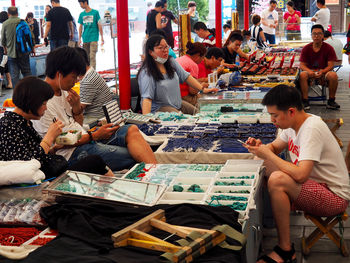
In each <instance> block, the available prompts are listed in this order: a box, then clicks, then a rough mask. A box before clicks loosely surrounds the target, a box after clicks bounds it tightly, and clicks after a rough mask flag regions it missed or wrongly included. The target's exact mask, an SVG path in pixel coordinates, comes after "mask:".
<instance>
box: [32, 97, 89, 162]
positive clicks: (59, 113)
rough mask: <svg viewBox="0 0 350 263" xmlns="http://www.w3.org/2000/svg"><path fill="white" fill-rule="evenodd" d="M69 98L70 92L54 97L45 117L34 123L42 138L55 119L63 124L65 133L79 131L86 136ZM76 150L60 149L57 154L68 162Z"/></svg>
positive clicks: (49, 102) (49, 103)
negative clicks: (74, 115)
mask: <svg viewBox="0 0 350 263" xmlns="http://www.w3.org/2000/svg"><path fill="white" fill-rule="evenodd" d="M67 96H68V92H67V91H63V90H62V95H61V96H56V95H55V96H53V98H52V99H50V100H48V102H47V105H46V106H47V110H46V111H45V114H44V116H42V117H41V119H40V120H35V121H34V120H33V121H32V122H33V127H34V129H35V130H36V131H37V132H38V133H39V134H40V136H42V137H44V136H45V134H46V132H47V130H48V128H49V126H50V125H51V123H52V121H53V118H56V119H58V120H60V121H62V122H63V124H64V128H63V132H64V131H68V130H78V131H81V132H82V134H86V131H85V130H84V128H83V127H82V126H81V125H80V124H79V123H77V122H76V121H75V120H74V118H73V113H72V107H71V106H70V104H69V103H68V101H67ZM75 148H76V147H71V148H64V149H60V150H58V151H57V152H56V153H57V154H59V155H62V156H63V157H64V158H66V160H69V158H70V157H71V155H72V153H73V152H74V150H75Z"/></svg>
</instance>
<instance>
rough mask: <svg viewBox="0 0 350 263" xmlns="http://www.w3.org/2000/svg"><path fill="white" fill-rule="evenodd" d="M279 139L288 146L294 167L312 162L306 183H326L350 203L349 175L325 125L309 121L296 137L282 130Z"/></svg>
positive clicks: (313, 117)
mask: <svg viewBox="0 0 350 263" xmlns="http://www.w3.org/2000/svg"><path fill="white" fill-rule="evenodd" d="M280 138H281V139H282V140H283V141H284V142H286V143H288V150H289V154H290V157H291V160H292V162H293V163H294V164H298V162H300V161H305V160H312V161H314V167H313V169H312V171H311V174H310V177H309V179H312V180H314V181H316V182H319V183H326V184H327V186H328V188H329V189H330V190H331V191H332V192H334V193H335V194H336V195H338V196H339V197H341V198H343V199H345V200H350V185H349V174H348V170H347V168H346V165H345V161H344V157H343V154H342V152H341V150H340V147H339V145H338V143H337V141H336V140H335V138H334V136H333V134H332V133H331V131H330V130H329V128H328V126H327V124H326V123H324V122H323V121H322V119H321V118H320V117H318V116H315V115H311V116H310V117H308V118H307V119H306V120H305V121H304V123H303V124H302V126H301V127H300V129H299V132H298V134H295V131H294V130H293V129H291V128H289V129H286V130H283V131H282V132H281V135H280Z"/></svg>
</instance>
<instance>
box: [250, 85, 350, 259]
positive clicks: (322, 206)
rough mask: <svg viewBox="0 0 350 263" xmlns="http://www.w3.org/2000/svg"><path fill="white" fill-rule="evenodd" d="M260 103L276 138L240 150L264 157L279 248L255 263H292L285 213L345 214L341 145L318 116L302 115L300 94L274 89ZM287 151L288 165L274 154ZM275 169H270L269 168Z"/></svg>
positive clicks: (348, 189) (347, 194)
mask: <svg viewBox="0 0 350 263" xmlns="http://www.w3.org/2000/svg"><path fill="white" fill-rule="evenodd" d="M262 104H263V105H265V106H267V110H268V112H269V113H270V115H271V121H272V122H273V123H274V124H275V125H276V126H277V127H278V128H280V129H282V132H281V134H280V135H279V136H278V138H277V139H276V140H274V141H273V142H272V143H270V144H267V145H264V144H262V143H261V141H260V140H258V139H254V138H249V139H248V140H247V141H246V144H245V147H246V148H247V149H248V150H249V152H251V153H253V154H255V155H256V156H257V157H259V158H261V159H263V160H264V161H265V164H266V165H267V166H268V170H269V169H270V170H271V171H273V172H271V173H270V175H269V177H268V183H267V185H268V190H269V195H270V199H271V205H272V212H273V216H274V219H275V222H276V227H277V232H278V237H279V239H278V245H277V246H276V247H275V248H274V251H273V252H271V253H270V254H269V255H264V256H263V257H261V258H260V259H259V261H258V262H271V261H269V259H268V258H270V259H273V260H275V261H276V262H294V261H295V262H296V255H295V250H294V246H293V244H291V241H290V230H289V226H290V222H289V213H290V210H291V209H297V210H302V211H305V212H307V213H310V214H312V215H315V216H333V215H337V214H340V213H342V212H343V211H345V210H346V208H347V207H348V204H349V200H350V185H349V175H348V171H347V168H346V165H345V161H344V157H343V154H342V151H341V150H340V147H339V145H338V143H337V141H336V139H335V138H334V136H333V135H332V133H331V131H330V130H329V128H328V126H327V125H326V124H325V123H324V122H323V121H322V119H321V118H320V117H318V116H315V115H311V114H308V113H306V112H305V111H304V110H303V104H302V100H301V96H300V93H299V91H298V90H297V89H296V88H294V87H289V86H286V85H279V86H276V87H275V88H273V89H271V90H270V91H269V92H268V93H267V94H266V95H265V97H264V99H263V101H262ZM286 148H288V150H289V154H290V158H291V162H289V161H285V160H283V159H281V158H280V157H279V156H278V154H279V153H280V152H282V151H283V150H284V149H286ZM272 168H274V169H272Z"/></svg>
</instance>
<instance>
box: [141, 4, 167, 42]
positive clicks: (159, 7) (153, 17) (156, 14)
mask: <svg viewBox="0 0 350 263" xmlns="http://www.w3.org/2000/svg"><path fill="white" fill-rule="evenodd" d="M163 11H164V3H163V2H162V1H158V2H157V3H156V4H155V6H154V8H153V9H152V10H151V11H150V12H149V13H148V15H147V19H146V20H147V21H146V37H148V36H149V35H150V34H151V33H152V32H153V31H155V30H157V29H163V28H164V27H165V26H166V25H165V24H162V12H163Z"/></svg>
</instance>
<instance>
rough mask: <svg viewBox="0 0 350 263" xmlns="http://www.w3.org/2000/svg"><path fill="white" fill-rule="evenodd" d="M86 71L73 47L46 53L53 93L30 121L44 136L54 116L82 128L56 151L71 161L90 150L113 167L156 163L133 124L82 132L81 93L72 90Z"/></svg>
mask: <svg viewBox="0 0 350 263" xmlns="http://www.w3.org/2000/svg"><path fill="white" fill-rule="evenodd" d="M85 72H86V64H85V62H84V60H83V58H82V56H81V55H80V54H79V53H78V52H77V50H76V49H75V48H71V47H60V48H58V49H55V50H54V51H51V52H50V53H49V54H48V55H47V58H46V79H45V81H46V82H47V83H48V84H49V85H50V86H51V88H52V90H53V91H54V96H53V97H52V98H51V99H49V100H48V102H47V105H46V106H47V110H46V112H45V113H44V115H43V116H42V118H41V119H40V120H36V121H34V122H33V125H34V128H35V129H36V130H37V131H38V132H39V134H41V135H42V136H45V134H47V133H48V131H49V127H50V125H51V123H52V120H53V119H54V118H56V119H59V120H61V121H62V122H63V124H64V125H65V127H66V128H67V129H74V130H78V131H81V132H82V134H83V135H82V137H81V139H80V140H79V141H78V142H77V143H76V144H75V145H72V146H67V147H65V148H63V149H59V150H58V151H57V154H59V155H62V156H64V157H65V158H66V160H68V162H69V163H72V164H73V163H76V162H77V161H78V160H80V159H81V158H82V157H85V156H88V155H92V154H96V155H99V156H101V157H102V159H103V160H104V161H105V162H106V163H107V165H108V166H109V167H110V168H111V169H112V170H113V171H117V170H122V169H126V168H130V167H131V166H132V165H134V164H135V163H136V162H145V163H156V159H155V156H154V153H153V152H152V149H151V148H150V146H149V145H148V144H147V142H146V141H145V140H144V139H143V137H142V135H141V134H140V132H139V130H138V128H137V126H135V125H123V126H119V125H114V124H113V123H109V124H106V125H102V126H101V127H99V128H98V129H97V131H94V132H85V130H84V129H83V127H82V124H83V119H84V116H83V111H84V110H83V108H82V106H81V103H80V97H79V95H78V94H77V93H76V92H74V91H73V90H72V87H73V86H74V83H75V82H76V81H77V78H78V76H82V75H84V74H85Z"/></svg>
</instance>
